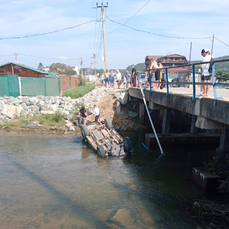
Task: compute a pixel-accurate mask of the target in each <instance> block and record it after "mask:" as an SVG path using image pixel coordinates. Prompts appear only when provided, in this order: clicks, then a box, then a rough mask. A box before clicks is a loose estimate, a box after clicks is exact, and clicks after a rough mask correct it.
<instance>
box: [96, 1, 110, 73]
mask: <svg viewBox="0 0 229 229" xmlns="http://www.w3.org/2000/svg"><path fill="white" fill-rule="evenodd" d="M96 7H97V8H101V10H102V19H103V47H104V68H105V69H104V70H105V71H106V70H107V50H106V35H105V19H104V7H108V2H107V4H106V5H105V6H104V5H103V3H101V5H100V6H99V5H98V3H96Z"/></svg>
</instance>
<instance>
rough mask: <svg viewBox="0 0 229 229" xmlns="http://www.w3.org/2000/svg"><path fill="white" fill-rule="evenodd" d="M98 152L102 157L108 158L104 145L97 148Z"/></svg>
mask: <svg viewBox="0 0 229 229" xmlns="http://www.w3.org/2000/svg"><path fill="white" fill-rule="evenodd" d="M97 151H98V154H99V156H100V157H106V152H105V149H104V147H103V146H102V145H98V146H97Z"/></svg>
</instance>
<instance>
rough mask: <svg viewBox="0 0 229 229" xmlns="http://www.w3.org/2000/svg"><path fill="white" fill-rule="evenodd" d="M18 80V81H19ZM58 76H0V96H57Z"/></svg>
mask: <svg viewBox="0 0 229 229" xmlns="http://www.w3.org/2000/svg"><path fill="white" fill-rule="evenodd" d="M19 81H20V82H19ZM59 81H60V80H59V78H57V77H46V78H32V77H20V78H18V76H17V75H4V76H0V96H1V97H3V96H13V97H17V96H19V95H20V91H21V95H23V96H37V95H44V96H59V93H60V92H59V88H60V83H59ZM20 87H21V90H20Z"/></svg>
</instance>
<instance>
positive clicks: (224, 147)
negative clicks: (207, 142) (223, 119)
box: [219, 128, 229, 152]
mask: <svg viewBox="0 0 229 229" xmlns="http://www.w3.org/2000/svg"><path fill="white" fill-rule="evenodd" d="M219 150H220V151H226V152H229V129H225V128H224V129H222V130H221V135H220V144H219Z"/></svg>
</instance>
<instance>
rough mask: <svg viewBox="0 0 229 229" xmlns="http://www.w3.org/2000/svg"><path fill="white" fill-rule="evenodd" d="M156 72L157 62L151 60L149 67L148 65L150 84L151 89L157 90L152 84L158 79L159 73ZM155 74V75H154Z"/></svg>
mask: <svg viewBox="0 0 229 229" xmlns="http://www.w3.org/2000/svg"><path fill="white" fill-rule="evenodd" d="M157 70H158V65H157V62H156V61H155V60H154V59H152V61H151V65H150V74H151V84H152V88H153V89H155V90H156V89H158V88H157V83H156V84H155V85H154V83H153V82H155V81H156V82H157V81H158V80H159V78H160V72H159V71H157ZM156 72H157V73H156Z"/></svg>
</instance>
